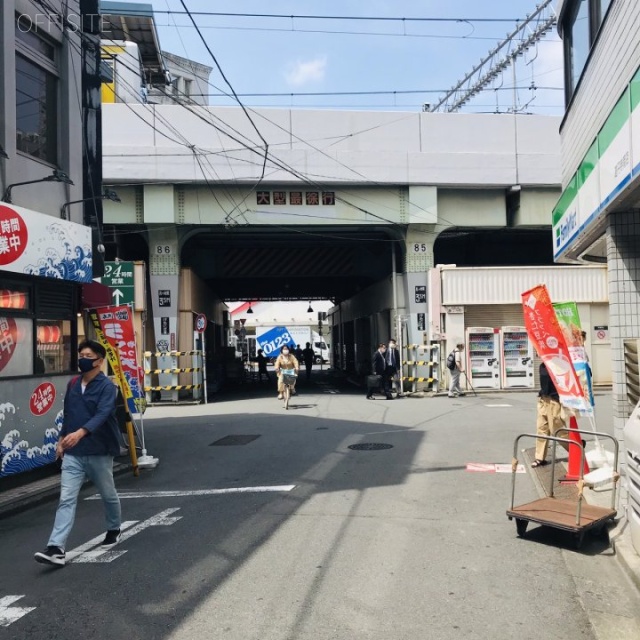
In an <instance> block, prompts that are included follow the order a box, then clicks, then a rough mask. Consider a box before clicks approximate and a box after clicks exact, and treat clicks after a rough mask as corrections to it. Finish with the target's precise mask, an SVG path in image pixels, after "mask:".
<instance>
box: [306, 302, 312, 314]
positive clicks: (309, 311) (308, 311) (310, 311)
mask: <svg viewBox="0 0 640 640" xmlns="http://www.w3.org/2000/svg"><path fill="white" fill-rule="evenodd" d="M307 313H313V307H312V306H311V300H309V308H308V309H307Z"/></svg>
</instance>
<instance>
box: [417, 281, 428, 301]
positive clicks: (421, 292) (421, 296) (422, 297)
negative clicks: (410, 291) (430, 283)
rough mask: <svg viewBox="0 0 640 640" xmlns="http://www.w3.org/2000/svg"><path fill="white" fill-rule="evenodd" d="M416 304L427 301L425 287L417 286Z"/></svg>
mask: <svg viewBox="0 0 640 640" xmlns="http://www.w3.org/2000/svg"><path fill="white" fill-rule="evenodd" d="M415 300H416V304H423V303H424V302H426V301H427V287H426V285H417V286H416V293H415Z"/></svg>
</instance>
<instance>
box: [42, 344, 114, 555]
mask: <svg viewBox="0 0 640 640" xmlns="http://www.w3.org/2000/svg"><path fill="white" fill-rule="evenodd" d="M78 354H79V356H80V357H79V359H78V367H79V369H80V371H81V372H82V375H80V376H76V377H75V378H73V379H72V380H71V381H70V382H69V384H68V386H67V393H66V395H65V397H64V416H63V424H62V429H61V430H60V439H59V440H58V445H57V448H56V456H57V457H58V458H62V477H61V480H60V502H59V504H58V509H57V511H56V518H55V522H54V525H53V530H52V532H51V535H50V536H49V542H48V543H47V547H46V549H45V550H44V551H39V552H38V553H36V554H35V556H34V558H35V560H36V562H40V563H42V564H50V565H56V566H59V567H62V566H64V565H65V563H66V554H65V546H66V543H67V538H68V537H69V534H70V533H71V529H72V527H73V523H74V520H75V515H76V506H77V504H78V495H79V493H80V489H81V488H82V485H83V483H84V481H85V477H88V478H89V479H90V480H91V481H92V482H93V483H94V484H95V485H96V487H97V489H98V491H99V493H100V496H101V497H102V503H103V505H104V510H105V520H106V525H107V533H106V535H105V537H104V540H103V541H102V548H103V549H108V548H110V547H112V546H114V545H115V544H117V543H118V540H119V539H120V524H121V509H120V498H119V497H118V493H117V492H116V488H115V484H114V481H113V458H114V457H115V456H117V455H118V454H119V453H120V439H119V431H118V421H117V419H116V394H117V390H116V387H115V385H114V384H113V383H112V382H111V380H109V378H107V376H105V375H104V373H102V371H101V367H102V365H103V364H104V361H105V357H106V355H107V354H106V351H105V348H104V347H103V346H102V345H101V344H100V343H99V342H96V341H95V340H85V341H84V342H81V343H80V345H79V346H78Z"/></svg>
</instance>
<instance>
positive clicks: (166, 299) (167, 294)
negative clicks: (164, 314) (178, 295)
mask: <svg viewBox="0 0 640 640" xmlns="http://www.w3.org/2000/svg"><path fill="white" fill-rule="evenodd" d="M158 306H159V307H170V306H171V289H158Z"/></svg>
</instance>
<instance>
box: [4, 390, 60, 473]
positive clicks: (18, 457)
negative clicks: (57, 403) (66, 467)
mask: <svg viewBox="0 0 640 640" xmlns="http://www.w3.org/2000/svg"><path fill="white" fill-rule="evenodd" d="M15 412H16V408H15V406H14V405H12V404H11V403H10V402H5V403H3V404H0V426H1V425H2V422H3V421H4V419H5V416H6V415H7V413H13V414H15ZM61 429H62V411H59V412H58V413H57V415H56V417H55V419H54V425H53V426H52V427H50V428H48V429H46V430H45V432H44V438H43V442H42V446H34V447H32V446H31V445H30V443H29V442H27V441H26V440H23V439H22V437H21V435H20V432H19V431H18V430H17V429H12V430H11V431H9V432H7V434H6V435H5V436H4V438H3V439H2V442H0V476H9V475H13V474H14V473H23V472H25V471H31V470H32V469H36V468H37V467H41V466H43V465H45V464H50V463H51V462H54V461H55V459H56V446H57V444H58V439H59V437H60V430H61Z"/></svg>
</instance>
